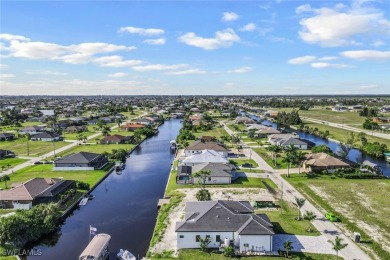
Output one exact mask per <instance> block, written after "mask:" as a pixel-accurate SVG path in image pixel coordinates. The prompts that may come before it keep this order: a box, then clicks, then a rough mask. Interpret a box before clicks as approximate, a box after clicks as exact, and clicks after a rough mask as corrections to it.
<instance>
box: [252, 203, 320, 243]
mask: <svg viewBox="0 0 390 260" xmlns="http://www.w3.org/2000/svg"><path fill="white" fill-rule="evenodd" d="M279 204H280V203H279ZM256 213H266V214H267V216H268V217H269V219H270V220H271V222H272V224H273V225H274V229H275V231H276V233H278V234H294V235H305V236H319V235H320V232H318V231H317V230H316V228H315V227H313V226H312V227H311V228H312V230H313V232H307V231H306V230H307V229H308V228H309V222H308V221H306V220H300V221H298V220H296V217H298V209H297V208H296V207H295V206H293V205H292V204H291V203H289V202H286V201H284V202H283V204H282V207H281V208H279V209H278V210H265V209H259V210H256Z"/></svg>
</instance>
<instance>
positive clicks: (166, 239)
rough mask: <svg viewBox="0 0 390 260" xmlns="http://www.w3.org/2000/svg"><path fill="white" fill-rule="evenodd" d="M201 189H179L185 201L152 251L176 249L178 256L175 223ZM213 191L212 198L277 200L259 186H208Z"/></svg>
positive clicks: (250, 200) (170, 219) (175, 210)
mask: <svg viewBox="0 0 390 260" xmlns="http://www.w3.org/2000/svg"><path fill="white" fill-rule="evenodd" d="M198 190H199V189H192V188H191V189H180V190H179V191H180V192H182V193H184V194H185V197H184V199H183V201H182V202H181V203H180V204H179V205H178V206H177V207H176V208H174V209H173V210H172V212H171V214H170V216H169V224H168V226H167V229H166V231H165V234H164V236H163V238H162V240H161V241H160V242H159V243H157V244H156V245H155V246H154V247H152V248H150V252H151V253H152V254H153V253H161V252H163V251H164V250H174V251H175V253H174V256H177V250H176V248H177V243H176V233H175V225H176V222H177V221H183V220H184V214H185V204H186V202H187V201H196V197H195V194H196V192H197V191H198ZM208 190H209V191H210V193H211V198H212V200H227V199H228V198H230V199H233V200H248V201H249V202H250V203H251V204H252V203H253V202H254V201H256V200H270V201H275V200H276V198H275V197H274V196H273V195H272V194H271V193H269V192H268V191H267V190H265V189H259V188H247V189H242V188H208Z"/></svg>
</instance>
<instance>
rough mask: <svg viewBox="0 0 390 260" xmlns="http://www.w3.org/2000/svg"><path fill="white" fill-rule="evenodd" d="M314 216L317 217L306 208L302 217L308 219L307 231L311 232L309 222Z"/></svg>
mask: <svg viewBox="0 0 390 260" xmlns="http://www.w3.org/2000/svg"><path fill="white" fill-rule="evenodd" d="M316 217H317V216H316V215H315V214H314V212H313V211H307V210H306V212H305V216H304V217H303V218H304V219H306V220H307V221H309V228H308V232H311V231H312V230H311V222H312V221H313V220H315V219H316Z"/></svg>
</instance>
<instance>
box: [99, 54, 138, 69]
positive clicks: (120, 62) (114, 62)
mask: <svg viewBox="0 0 390 260" xmlns="http://www.w3.org/2000/svg"><path fill="white" fill-rule="evenodd" d="M93 62H94V63H96V64H98V65H100V66H102V67H132V66H136V65H140V64H142V63H143V61H141V60H124V59H123V58H122V57H121V56H117V55H113V56H103V57H99V58H96V59H94V60H93Z"/></svg>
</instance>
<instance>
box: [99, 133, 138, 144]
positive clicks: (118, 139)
mask: <svg viewBox="0 0 390 260" xmlns="http://www.w3.org/2000/svg"><path fill="white" fill-rule="evenodd" d="M133 139H134V137H133V136H123V135H108V136H105V137H103V139H101V140H100V143H101V144H124V143H129V142H131V141H132V140H133Z"/></svg>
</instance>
